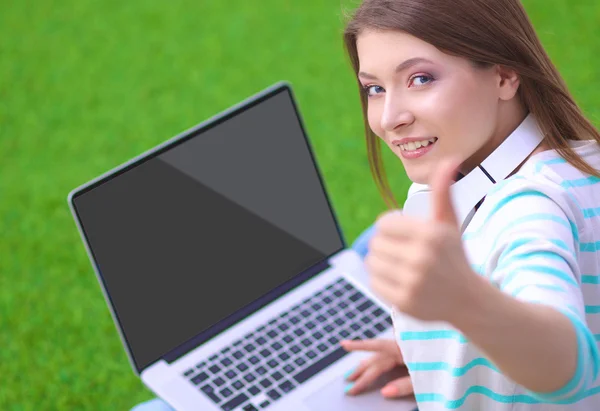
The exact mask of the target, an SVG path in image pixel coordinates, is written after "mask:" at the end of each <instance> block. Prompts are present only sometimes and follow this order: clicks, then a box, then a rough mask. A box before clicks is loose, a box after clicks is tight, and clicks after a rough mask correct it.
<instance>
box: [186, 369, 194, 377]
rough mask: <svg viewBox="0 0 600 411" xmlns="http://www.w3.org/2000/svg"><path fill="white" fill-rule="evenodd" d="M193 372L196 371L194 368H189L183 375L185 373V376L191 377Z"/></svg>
mask: <svg viewBox="0 0 600 411" xmlns="http://www.w3.org/2000/svg"><path fill="white" fill-rule="evenodd" d="M193 373H194V370H193V369H189V370H187V371H186V372H184V373H183V375H184V376H185V377H189V376H190V375H192V374H193Z"/></svg>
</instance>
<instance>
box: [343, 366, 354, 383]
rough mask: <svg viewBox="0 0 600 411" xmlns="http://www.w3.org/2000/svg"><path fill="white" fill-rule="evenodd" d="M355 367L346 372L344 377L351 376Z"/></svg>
mask: <svg viewBox="0 0 600 411" xmlns="http://www.w3.org/2000/svg"><path fill="white" fill-rule="evenodd" d="M354 370H355V368H352V369H351V370H350V371H348V372H347V373H346V374H344V379H345V380H347V379H348V377H350V376H351V375H352V373H354Z"/></svg>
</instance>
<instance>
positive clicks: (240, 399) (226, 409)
mask: <svg viewBox="0 0 600 411" xmlns="http://www.w3.org/2000/svg"><path fill="white" fill-rule="evenodd" d="M247 400H248V396H247V395H246V394H244V393H241V394H240V395H238V396H237V397H235V398H234V399H232V400H230V401H229V402H226V403H225V404H223V405H222V406H221V408H223V411H231V410H233V409H235V408H236V407H237V406H239V405H242V404H243V403H245V402H246V401H247Z"/></svg>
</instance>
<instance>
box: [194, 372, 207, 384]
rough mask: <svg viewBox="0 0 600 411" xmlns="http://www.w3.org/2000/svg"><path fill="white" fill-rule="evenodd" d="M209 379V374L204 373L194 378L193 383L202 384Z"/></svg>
mask: <svg viewBox="0 0 600 411" xmlns="http://www.w3.org/2000/svg"><path fill="white" fill-rule="evenodd" d="M207 379H208V374H207V373H205V372H204V371H203V372H201V373H200V374H198V375H196V376H195V377H194V378H192V382H193V383H194V384H195V385H198V384H200V383H201V382H204V381H206V380H207Z"/></svg>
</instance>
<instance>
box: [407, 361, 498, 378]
mask: <svg viewBox="0 0 600 411" xmlns="http://www.w3.org/2000/svg"><path fill="white" fill-rule="evenodd" d="M477 366H482V367H487V368H490V369H491V370H493V371H496V372H498V373H499V372H500V371H499V370H498V368H496V366H495V365H494V364H492V363H491V362H490V361H489V360H487V359H485V358H475V359H474V360H472V361H470V362H469V363H468V364H466V365H464V366H462V367H453V366H452V365H450V364H448V363H447V362H411V363H406V367H407V368H408V369H409V370H410V371H447V372H449V373H450V374H451V375H452V376H453V377H462V376H463V375H465V374H466V373H467V372H468V371H469V370H470V369H472V368H475V367H477Z"/></svg>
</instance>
